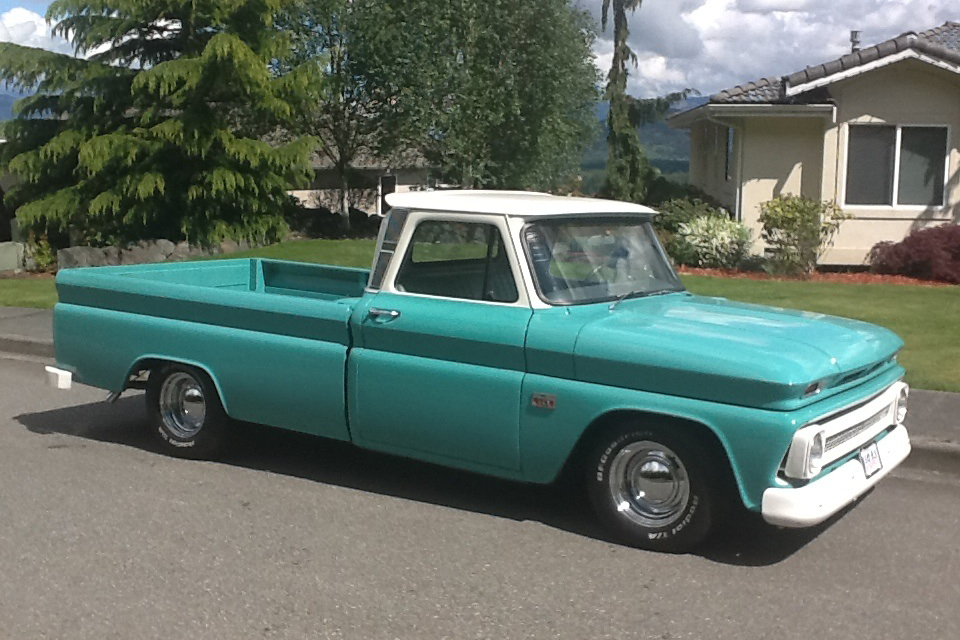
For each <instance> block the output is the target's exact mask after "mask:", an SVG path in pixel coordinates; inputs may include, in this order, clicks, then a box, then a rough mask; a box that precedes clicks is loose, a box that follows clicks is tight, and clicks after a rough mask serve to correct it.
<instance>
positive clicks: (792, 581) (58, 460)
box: [0, 360, 960, 640]
mask: <svg viewBox="0 0 960 640" xmlns="http://www.w3.org/2000/svg"><path fill="white" fill-rule="evenodd" d="M104 395H105V394H104V393H102V392H100V391H97V390H93V389H87V388H76V389H74V390H71V391H65V392H64V391H62V392H57V391H53V390H50V389H47V388H46V387H45V386H44V383H43V370H42V366H40V365H38V364H36V363H33V362H26V361H13V360H0V638H2V639H4V640H5V639H7V638H10V639H17V640H21V639H30V638H95V639H97V640H106V639H108V638H123V639H129V638H138V639H141V638H143V639H146V638H162V639H168V638H231V639H233V638H261V637H262V638H370V639H379V638H457V639H461V638H578V639H579V638H591V639H592V638H658V639H672V638H710V639H714V638H746V639H749V638H771V639H774V638H775V639H777V640H782V639H788V638H803V639H804V640H810V638H854V637H861V638H870V639H877V638H897V639H907V638H923V639H925V640H931V639H938V638H955V637H957V635H956V633H957V629H958V628H960V549H958V547H960V479H958V478H957V477H956V476H952V477H951V476H938V475H936V474H917V473H916V472H903V473H898V474H897V476H895V477H891V478H888V479H887V480H886V481H884V482H883V483H881V484H880V486H879V487H878V488H877V489H876V490H875V491H874V492H873V493H872V494H870V495H868V496H867V497H866V498H865V499H864V500H863V501H862V502H861V503H860V504H858V505H857V506H855V507H854V508H853V509H851V510H849V511H847V512H846V513H844V514H842V516H841V517H839V518H837V519H835V520H834V521H832V522H831V523H829V525H827V526H824V527H820V528H817V529H815V530H811V531H806V532H793V531H780V530H774V529H771V528H768V527H766V526H765V525H763V524H762V523H759V522H756V521H754V520H751V519H745V520H744V521H743V522H742V523H741V524H740V525H739V526H737V527H735V528H734V529H732V530H731V531H730V532H728V533H727V534H726V535H724V536H722V537H720V538H719V539H717V540H715V541H713V542H712V543H711V544H709V545H708V546H707V547H706V548H704V549H703V550H702V551H701V552H700V553H698V554H693V555H682V556H671V555H660V554H654V553H649V552H645V551H637V550H633V549H628V548H624V547H621V546H618V545H616V544H612V543H610V542H608V541H606V540H604V539H603V536H602V534H601V533H600V532H599V531H598V530H596V528H595V527H594V526H593V525H592V523H591V520H590V518H589V512H588V511H587V509H586V506H585V505H584V504H583V500H582V499H581V498H579V497H577V496H572V497H571V495H570V494H568V493H567V492H565V491H561V490H559V489H556V488H542V487H530V486H523V485H516V484H511V483H507V482H501V481H497V480H491V479H488V478H482V477H478V476H472V475H469V474H463V473H459V472H454V471H448V470H444V469H439V468H437V467H433V466H430V465H424V464H420V463H416V462H411V461H405V460H400V459H395V458H390V457H387V456H381V455H375V454H370V453H365V452H361V451H358V450H356V449H353V448H351V447H348V446H344V445H339V444H334V443H329V442H325V441H322V440H319V439H314V438H309V437H305V436H300V435H296V434H286V433H283V432H280V431H275V430H255V429H254V430H250V429H247V430H243V431H242V432H241V434H240V437H239V442H238V444H237V446H236V447H235V448H234V450H233V451H232V452H231V453H230V454H229V455H228V456H227V459H226V460H225V461H223V462H220V463H210V462H189V461H182V460H176V459H172V458H168V457H165V456H162V455H159V454H157V453H155V451H154V450H153V448H152V446H151V441H150V438H149V437H148V435H147V434H146V430H145V429H144V428H143V421H144V412H143V408H142V398H141V397H140V396H137V395H131V396H130V397H124V398H123V399H121V400H120V401H119V402H118V403H117V404H115V405H107V404H103V403H101V402H100V400H101V399H102V398H103V397H104Z"/></svg>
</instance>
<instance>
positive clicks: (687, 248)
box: [673, 216, 751, 269]
mask: <svg viewBox="0 0 960 640" xmlns="http://www.w3.org/2000/svg"><path fill="white" fill-rule="evenodd" d="M750 244H751V238H750V230H749V229H747V228H746V227H745V226H743V225H742V224H740V223H739V222H736V221H734V220H730V219H728V218H721V217H717V216H701V217H699V218H694V219H693V220H691V221H690V222H682V223H680V225H679V227H678V229H677V233H676V235H675V236H674V238H673V248H674V255H673V258H674V260H676V261H677V262H679V263H680V264H685V265H690V266H696V267H718V268H723V269H734V268H736V267H738V266H739V265H740V263H742V262H743V261H744V260H745V259H746V257H747V255H748V254H749V253H750Z"/></svg>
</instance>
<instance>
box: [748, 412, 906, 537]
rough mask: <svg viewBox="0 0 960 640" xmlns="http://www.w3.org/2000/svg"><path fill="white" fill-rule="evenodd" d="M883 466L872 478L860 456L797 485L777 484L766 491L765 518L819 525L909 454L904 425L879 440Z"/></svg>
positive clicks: (784, 523)
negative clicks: (792, 486)
mask: <svg viewBox="0 0 960 640" xmlns="http://www.w3.org/2000/svg"><path fill="white" fill-rule="evenodd" d="M877 449H878V450H879V452H880V460H881V461H882V462H883V468H882V469H881V470H880V471H878V472H876V473H875V474H874V475H872V476H870V477H869V478H868V477H867V476H866V474H865V473H864V470H863V465H862V464H861V463H860V460H859V459H858V458H854V459H853V460H850V461H849V462H845V463H844V464H842V465H840V466H839V467H837V468H836V469H834V470H833V471H831V472H829V473H827V474H825V475H823V476H822V477H820V478H817V479H816V480H814V481H813V482H810V483H809V484H807V485H804V486H802V487H797V488H788V487H784V488H779V487H774V488H771V489H767V490H766V491H764V492H763V503H762V506H761V512H762V513H763V519H764V520H766V521H767V522H769V523H770V524H774V525H778V526H781V527H809V526H812V525H815V524H819V523H821V522H823V521H824V520H826V519H827V518H829V517H830V516H832V515H833V514H835V513H836V512H838V511H840V510H841V509H843V508H844V507H845V506H847V505H848V504H850V503H851V502H853V501H854V500H856V499H857V498H859V497H860V496H862V495H863V494H864V493H866V492H867V491H868V490H869V489H870V488H871V487H872V486H874V485H875V484H877V483H878V482H880V480H882V479H883V478H884V477H885V476H886V475H887V474H888V473H890V472H891V471H893V470H894V469H895V468H897V466H899V464H900V463H901V462H903V461H904V460H905V459H906V457H907V456H908V455H909V454H910V437H909V436H908V435H907V430H906V428H905V427H904V426H903V425H902V424H901V425H898V426H897V427H896V428H894V430H893V431H891V432H890V433H888V434H887V436H886V437H885V438H883V439H881V440H879V441H877Z"/></svg>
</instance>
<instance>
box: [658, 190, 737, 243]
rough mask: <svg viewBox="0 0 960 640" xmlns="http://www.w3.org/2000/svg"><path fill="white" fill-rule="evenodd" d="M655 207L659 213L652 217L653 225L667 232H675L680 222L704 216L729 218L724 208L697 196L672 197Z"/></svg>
mask: <svg viewBox="0 0 960 640" xmlns="http://www.w3.org/2000/svg"><path fill="white" fill-rule="evenodd" d="M656 209H657V211H658V212H659V213H658V215H657V216H656V217H654V219H653V226H654V228H655V229H656V230H657V231H661V232H667V233H668V234H675V233H676V232H677V231H678V230H679V229H680V225H681V224H683V223H685V222H692V221H693V220H695V219H697V218H702V217H704V216H708V217H713V218H725V219H729V218H730V215H729V214H728V213H727V210H726V209H723V208H721V207H715V206H713V205H712V204H710V203H709V202H705V201H703V200H701V199H699V198H693V199H687V198H674V199H673V200H668V201H667V202H663V203H661V204H659V205H657V207H656Z"/></svg>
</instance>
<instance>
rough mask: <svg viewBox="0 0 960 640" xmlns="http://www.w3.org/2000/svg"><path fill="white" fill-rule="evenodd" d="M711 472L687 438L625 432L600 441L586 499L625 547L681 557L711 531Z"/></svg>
mask: <svg viewBox="0 0 960 640" xmlns="http://www.w3.org/2000/svg"><path fill="white" fill-rule="evenodd" d="M713 468H714V464H712V461H711V460H710V459H709V457H708V456H707V455H706V453H705V450H704V449H703V448H702V447H700V446H699V445H698V444H697V443H696V442H694V441H693V440H692V439H690V438H688V437H686V436H685V434H682V433H674V432H673V431H670V430H667V429H646V428H624V429H621V430H619V431H612V432H609V433H608V434H607V435H606V436H605V437H602V438H601V439H600V440H599V441H598V444H597V445H596V446H595V447H594V449H593V451H592V453H591V454H590V458H589V466H588V468H587V470H588V475H587V486H588V493H589V496H590V501H591V503H592V504H593V508H594V510H595V511H596V512H597V515H598V516H599V518H600V519H601V520H602V521H603V522H604V523H605V524H606V525H607V527H608V528H609V529H610V530H611V531H612V532H613V533H614V534H615V535H616V536H617V537H618V538H619V539H620V540H622V541H623V542H624V543H626V544H629V545H631V546H635V547H642V548H646V549H653V550H657V551H670V552H683V551H688V550H690V549H692V548H693V547H695V546H696V545H697V544H699V543H700V542H702V541H703V540H704V539H705V538H706V537H707V535H708V534H709V533H710V530H711V527H712V525H713V521H714V508H715V504H716V496H717V493H718V492H717V491H716V489H717V482H716V480H715V479H716V474H714V473H713V472H712V469H713Z"/></svg>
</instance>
